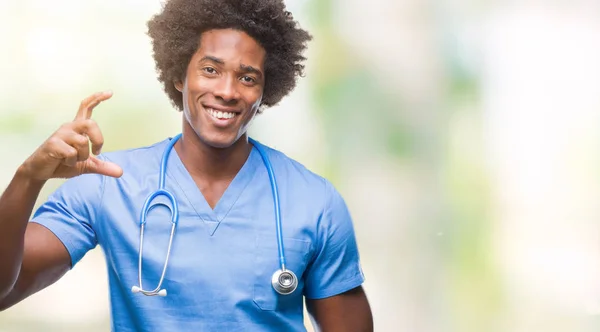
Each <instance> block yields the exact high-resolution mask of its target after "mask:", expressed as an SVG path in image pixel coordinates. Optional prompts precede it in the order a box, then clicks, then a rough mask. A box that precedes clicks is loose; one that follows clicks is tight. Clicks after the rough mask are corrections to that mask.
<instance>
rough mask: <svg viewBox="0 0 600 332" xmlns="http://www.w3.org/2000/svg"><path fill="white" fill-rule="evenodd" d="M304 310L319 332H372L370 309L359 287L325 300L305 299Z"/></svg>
mask: <svg viewBox="0 0 600 332" xmlns="http://www.w3.org/2000/svg"><path fill="white" fill-rule="evenodd" d="M306 308H307V310H308V313H309V314H310V315H311V316H312V318H313V320H314V322H315V325H316V328H318V330H319V331H322V332H337V331H339V332H343V331H356V332H372V331H373V316H372V314H371V307H370V306H369V301H368V300H367V296H366V294H365V292H364V290H363V288H362V287H361V286H359V287H356V288H354V289H351V290H349V291H347V292H345V293H342V294H339V295H336V296H332V297H329V298H325V299H320V300H309V299H307V300H306Z"/></svg>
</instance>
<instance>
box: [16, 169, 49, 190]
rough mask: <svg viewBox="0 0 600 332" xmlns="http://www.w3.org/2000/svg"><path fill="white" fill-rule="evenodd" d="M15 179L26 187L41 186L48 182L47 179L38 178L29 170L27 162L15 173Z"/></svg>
mask: <svg viewBox="0 0 600 332" xmlns="http://www.w3.org/2000/svg"><path fill="white" fill-rule="evenodd" d="M14 180H15V181H16V182H18V183H19V185H20V186H24V187H25V188H41V187H43V186H44V184H45V183H46V180H41V179H36V178H35V177H33V176H32V175H31V173H30V172H28V170H27V166H26V165H25V164H23V165H21V166H19V168H18V169H17V172H16V173H15V176H14Z"/></svg>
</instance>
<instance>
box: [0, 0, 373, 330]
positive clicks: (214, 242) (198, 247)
mask: <svg viewBox="0 0 600 332" xmlns="http://www.w3.org/2000/svg"><path fill="white" fill-rule="evenodd" d="M148 26H149V35H150V37H151V38H152V41H153V46H154V58H155V61H156V65H157V69H158V73H159V80H160V81H161V82H162V83H163V85H164V89H165V92H166V93H167V95H168V96H169V98H170V99H171V101H172V103H173V105H174V106H175V107H176V108H177V109H179V110H180V111H182V113H183V114H182V115H183V116H182V132H181V135H177V136H175V137H173V138H168V139H165V140H164V141H161V142H158V143H156V144H153V145H151V146H147V147H141V148H136V149H131V150H126V151H116V152H110V153H106V154H100V150H101V147H102V144H103V141H104V139H103V137H102V133H101V131H100V129H99V128H98V125H97V124H96V123H95V122H94V121H93V120H92V119H91V114H92V110H93V109H94V107H96V106H97V105H98V104H99V103H101V102H102V101H105V100H107V99H109V98H110V97H111V96H112V94H111V93H107V92H105V93H97V94H94V95H92V96H90V97H88V98H87V99H85V100H84V101H83V102H82V103H81V105H80V107H79V110H78V112H77V114H76V116H75V119H74V120H73V121H72V122H69V123H67V124H65V125H63V126H61V127H60V128H59V129H58V130H57V131H56V132H55V133H54V134H53V135H52V136H51V137H50V138H49V139H48V140H46V141H45V142H44V143H43V144H42V145H41V146H40V147H39V148H38V149H37V150H36V151H35V152H34V153H33V154H32V155H31V156H30V157H29V158H28V159H27V160H26V161H25V162H24V163H23V164H22V165H21V166H20V167H19V168H18V170H17V172H16V173H15V176H14V178H13V180H12V182H11V183H10V185H9V186H8V188H7V189H6V191H5V192H4V194H3V195H2V197H1V198H0V308H1V309H7V308H9V307H10V306H12V305H14V304H15V303H18V302H19V301H21V300H23V299H24V298H26V297H28V296H30V295H31V294H33V293H35V292H38V291H40V290H42V289H43V288H45V287H47V286H49V285H51V284H52V283H54V282H55V281H56V280H58V279H59V278H61V276H63V275H64V274H65V273H67V271H69V270H70V269H72V268H73V266H74V265H75V264H76V263H77V262H79V261H80V260H81V259H82V258H83V257H84V255H85V254H86V253H87V252H88V251H89V250H91V249H93V248H94V247H95V246H96V245H100V246H101V248H102V249H103V251H104V254H105V258H106V263H107V267H108V275H109V283H110V303H111V321H112V330H113V331H234V330H235V331H302V330H304V329H305V328H304V325H303V322H304V318H303V301H306V305H307V308H308V312H309V313H310V314H311V316H312V318H313V321H314V322H315V323H316V324H317V325H318V328H319V329H320V330H321V331H326V332H327V331H372V329H373V322H372V315H371V310H370V307H369V303H368V301H367V298H366V295H365V293H364V291H363V289H362V284H363V282H364V276H363V274H362V272H361V268H360V262H359V254H358V248H357V243H356V238H355V234H354V229H353V225H352V220H351V217H350V214H349V212H348V209H347V207H346V204H345V203H344V200H343V199H342V197H341V196H340V194H339V193H338V192H337V191H336V189H335V188H334V187H333V186H332V185H331V184H330V183H329V182H328V181H327V180H325V179H324V178H322V177H320V176H318V175H316V174H314V173H312V172H310V171H309V170H307V169H306V168H305V167H303V166H302V165H301V164H299V163H298V162H296V161H294V160H292V159H290V158H288V157H287V156H285V155H284V154H283V153H281V152H279V151H276V150H274V149H271V148H268V147H266V146H264V145H262V144H261V143H259V142H256V141H254V140H252V139H251V138H249V137H248V134H247V129H248V126H249V124H250V122H251V121H252V119H253V118H254V117H255V116H256V114H257V113H259V112H260V111H261V110H262V109H264V108H266V107H269V106H273V105H275V104H277V103H278V102H279V101H280V100H281V99H282V98H283V97H284V96H285V95H287V94H288V93H289V92H290V91H291V90H293V88H294V87H295V84H296V78H297V77H298V76H300V75H301V74H302V72H303V69H304V66H303V64H302V62H303V61H304V60H305V58H304V57H303V56H302V52H303V51H304V50H305V48H306V43H307V42H308V41H309V40H310V35H309V34H308V33H307V32H306V31H304V30H302V29H300V28H299V27H298V24H297V22H296V21H294V20H293V18H292V17H291V15H290V14H289V13H288V12H286V11H285V6H284V4H283V3H282V1H280V0H271V1H269V0H251V1H240V0H228V1H225V0H169V1H168V2H167V3H166V5H165V7H164V8H163V11H162V12H161V13H160V14H158V15H156V16H155V17H153V18H152V19H151V20H150V22H149V25H148ZM90 144H91V148H92V151H91V153H90V148H89V146H90ZM171 152H172V153H171ZM52 178H69V180H67V181H66V182H65V183H64V184H63V185H62V186H61V187H60V188H59V189H58V190H56V191H55V192H54V193H52V195H51V196H50V197H49V198H48V200H47V201H46V202H45V203H44V204H42V206H41V207H40V208H39V209H38V210H37V211H35V213H34V215H33V218H32V219H31V220H29V218H30V216H31V214H32V212H33V206H34V203H35V201H36V199H37V197H38V195H39V193H40V190H41V189H42V187H43V186H44V184H45V183H46V181H47V180H49V179H52ZM143 285H146V287H144V286H143Z"/></svg>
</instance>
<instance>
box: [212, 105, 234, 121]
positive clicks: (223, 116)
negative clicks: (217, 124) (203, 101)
mask: <svg viewBox="0 0 600 332" xmlns="http://www.w3.org/2000/svg"><path fill="white" fill-rule="evenodd" d="M205 109H206V112H207V113H208V114H210V115H211V116H212V117H213V118H215V119H221V120H222V119H232V118H234V117H235V116H236V115H237V113H234V112H222V111H217V110H214V109H212V108H208V107H207V108H205Z"/></svg>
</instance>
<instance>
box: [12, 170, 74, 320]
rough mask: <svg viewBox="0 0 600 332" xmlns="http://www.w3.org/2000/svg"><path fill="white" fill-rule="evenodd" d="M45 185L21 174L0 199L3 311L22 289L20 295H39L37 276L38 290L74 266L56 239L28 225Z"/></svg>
mask: <svg viewBox="0 0 600 332" xmlns="http://www.w3.org/2000/svg"><path fill="white" fill-rule="evenodd" d="M44 183H45V181H36V180H31V179H29V178H27V177H24V176H22V174H21V173H19V172H17V174H16V175H15V177H14V178H13V180H12V181H11V183H10V184H9V186H8V188H7V189H6V191H5V192H4V194H3V195H2V197H1V198H0V216H2V218H1V219H0V230H2V231H1V232H0V267H1V268H0V299H3V300H2V301H0V309H3V308H5V307H6V306H7V305H8V303H7V302H9V301H10V299H13V300H14V299H16V298H17V297H19V296H18V295H17V292H19V289H20V290H21V292H19V293H29V294H32V293H33V292H35V291H36V290H33V289H32V286H34V284H35V282H34V280H35V279H36V276H37V286H38V288H39V287H41V288H43V287H45V286H47V285H48V284H51V283H53V282H54V281H56V280H57V279H58V278H59V277H60V276H62V275H63V274H64V273H65V272H66V271H67V270H68V268H69V266H70V260H69V254H68V252H67V251H66V249H65V248H64V247H63V246H62V243H61V242H60V241H59V240H58V239H57V238H56V236H54V234H52V233H51V232H50V231H48V230H47V229H45V228H44V227H42V226H40V225H37V224H29V223H28V220H29V216H31V212H32V210H33V206H34V204H35V201H36V199H37V197H38V195H39V193H40V190H41V189H42V186H43V185H44ZM17 280H19V282H18V283H17ZM34 288H35V287H34ZM12 289H15V291H14V292H12V291H11V290H12ZM10 302H12V301H10Z"/></svg>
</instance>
